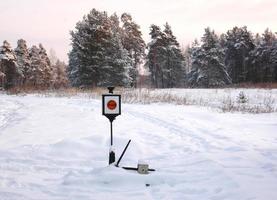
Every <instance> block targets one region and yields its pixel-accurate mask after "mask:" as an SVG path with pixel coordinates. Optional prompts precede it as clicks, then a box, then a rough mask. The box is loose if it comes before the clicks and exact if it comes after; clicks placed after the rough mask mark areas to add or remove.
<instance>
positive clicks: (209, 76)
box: [187, 28, 231, 87]
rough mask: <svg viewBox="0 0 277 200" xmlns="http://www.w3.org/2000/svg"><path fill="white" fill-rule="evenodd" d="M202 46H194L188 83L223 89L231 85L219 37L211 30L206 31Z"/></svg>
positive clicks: (195, 85)
mask: <svg viewBox="0 0 277 200" xmlns="http://www.w3.org/2000/svg"><path fill="white" fill-rule="evenodd" d="M201 41H202V45H201V46H197V44H194V46H193V48H192V50H193V52H192V70H191V72H190V73H189V74H188V76H187V78H188V83H189V85H191V86H194V87H222V86H224V85H227V84H230V83H231V78H230V77H229V75H228V73H227V71H226V69H225V67H224V65H223V63H222V59H221V58H222V57H223V56H222V54H223V51H222V48H221V46H220V41H219V38H218V36H217V35H216V34H215V33H214V31H212V30H211V29H210V28H206V29H205V33H204V35H203V37H202V39H201Z"/></svg>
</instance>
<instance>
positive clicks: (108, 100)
mask: <svg viewBox="0 0 277 200" xmlns="http://www.w3.org/2000/svg"><path fill="white" fill-rule="evenodd" d="M108 90H109V94H103V95H102V114H103V115H104V116H106V117H107V118H108V119H109V121H110V126H111V145H110V152H109V164H112V163H114V162H115V152H114V150H113V121H114V120H115V118H116V117H117V116H118V115H120V114H121V95H119V94H113V90H114V87H108Z"/></svg>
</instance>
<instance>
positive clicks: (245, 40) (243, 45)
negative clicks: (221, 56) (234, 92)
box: [225, 26, 255, 83]
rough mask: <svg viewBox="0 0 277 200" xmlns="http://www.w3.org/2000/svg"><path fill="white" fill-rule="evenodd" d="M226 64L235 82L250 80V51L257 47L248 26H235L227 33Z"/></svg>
mask: <svg viewBox="0 0 277 200" xmlns="http://www.w3.org/2000/svg"><path fill="white" fill-rule="evenodd" d="M225 46H226V52H225V66H226V68H227V70H228V73H229V75H230V77H231V78H232V81H233V83H240V82H245V81H248V80H249V79H250V78H249V71H250V70H249V67H250V52H251V51H252V50H253V49H254V48H255V46H254V40H253V37H252V34H251V33H250V32H249V31H248V30H247V27H246V26H244V27H242V28H238V27H234V28H233V29H232V30H229V31H228V32H227V34H226V44H225Z"/></svg>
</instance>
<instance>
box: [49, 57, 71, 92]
mask: <svg viewBox="0 0 277 200" xmlns="http://www.w3.org/2000/svg"><path fill="white" fill-rule="evenodd" d="M52 69H53V71H52V74H53V77H52V79H53V86H54V88H61V87H66V86H67V84H68V79H67V74H66V64H65V63H64V62H62V61H60V60H59V59H58V60H57V62H56V63H55V65H52Z"/></svg>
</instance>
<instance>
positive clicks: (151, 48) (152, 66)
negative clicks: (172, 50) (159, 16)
mask: <svg viewBox="0 0 277 200" xmlns="http://www.w3.org/2000/svg"><path fill="white" fill-rule="evenodd" d="M150 36H151V41H150V43H148V45H147V48H148V54H147V60H146V67H147V68H148V69H149V72H150V76H151V83H152V86H153V87H155V88H164V87H165V80H164V70H163V68H162V67H163V64H164V62H165V60H166V49H165V48H164V47H165V40H164V38H165V36H164V33H163V32H162V31H161V29H160V27H159V26H156V25H154V24H152V25H151V26H150Z"/></svg>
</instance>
